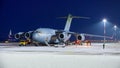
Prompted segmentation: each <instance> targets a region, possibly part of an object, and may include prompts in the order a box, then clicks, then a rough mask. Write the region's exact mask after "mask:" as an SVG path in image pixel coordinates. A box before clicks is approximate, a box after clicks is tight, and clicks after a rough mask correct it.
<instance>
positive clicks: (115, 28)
mask: <svg viewBox="0 0 120 68" xmlns="http://www.w3.org/2000/svg"><path fill="white" fill-rule="evenodd" d="M114 30H115V42H116V30H117V26H116V25H114Z"/></svg>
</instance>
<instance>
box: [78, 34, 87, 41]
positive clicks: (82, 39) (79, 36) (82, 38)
mask: <svg viewBox="0 0 120 68" xmlns="http://www.w3.org/2000/svg"><path fill="white" fill-rule="evenodd" d="M77 39H78V40H81V41H84V40H85V36H84V35H83V34H80V35H77Z"/></svg>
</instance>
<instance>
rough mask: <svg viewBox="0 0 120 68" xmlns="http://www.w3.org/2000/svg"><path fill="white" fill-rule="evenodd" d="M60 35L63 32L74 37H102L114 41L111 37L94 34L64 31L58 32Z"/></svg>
mask: <svg viewBox="0 0 120 68" xmlns="http://www.w3.org/2000/svg"><path fill="white" fill-rule="evenodd" d="M57 32H58V33H62V32H66V33H68V34H73V35H84V36H91V37H101V38H104V37H105V38H110V39H112V37H109V36H102V35H94V34H86V33H76V32H71V31H64V30H58V31H57Z"/></svg>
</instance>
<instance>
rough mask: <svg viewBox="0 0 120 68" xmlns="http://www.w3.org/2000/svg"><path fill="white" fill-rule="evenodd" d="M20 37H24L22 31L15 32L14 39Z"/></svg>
mask: <svg viewBox="0 0 120 68" xmlns="http://www.w3.org/2000/svg"><path fill="white" fill-rule="evenodd" d="M21 38H24V32H19V33H17V34H15V39H21Z"/></svg>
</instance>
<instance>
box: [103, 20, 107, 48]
mask: <svg viewBox="0 0 120 68" xmlns="http://www.w3.org/2000/svg"><path fill="white" fill-rule="evenodd" d="M106 22H107V20H106V19H105V18H104V19H103V23H104V43H103V49H104V48H105V41H106V39H105V35H106Z"/></svg>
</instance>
